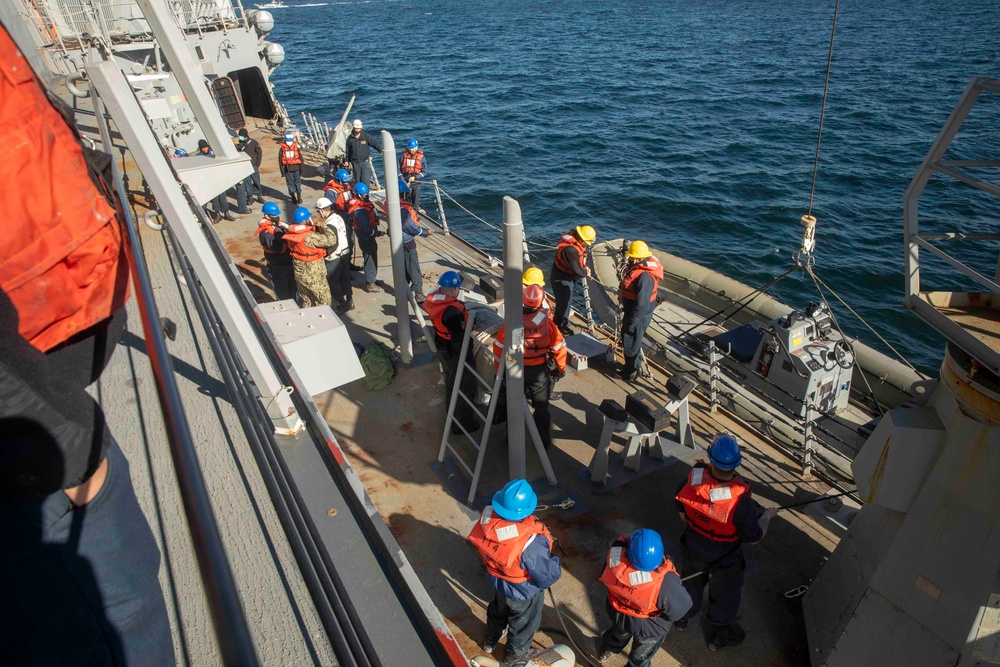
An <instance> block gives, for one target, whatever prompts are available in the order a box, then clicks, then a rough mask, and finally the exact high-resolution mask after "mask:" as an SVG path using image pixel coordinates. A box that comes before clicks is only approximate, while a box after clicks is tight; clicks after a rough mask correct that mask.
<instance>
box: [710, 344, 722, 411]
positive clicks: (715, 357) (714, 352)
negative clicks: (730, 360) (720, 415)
mask: <svg viewBox="0 0 1000 667" xmlns="http://www.w3.org/2000/svg"><path fill="white" fill-rule="evenodd" d="M708 377H709V384H708V392H709V393H708V397H709V402H710V403H711V407H710V408H709V411H710V412H711V413H712V414H713V415H714V414H715V413H716V412H718V410H719V394H718V392H719V349H718V348H717V347H715V341H714V340H710V341H708Z"/></svg>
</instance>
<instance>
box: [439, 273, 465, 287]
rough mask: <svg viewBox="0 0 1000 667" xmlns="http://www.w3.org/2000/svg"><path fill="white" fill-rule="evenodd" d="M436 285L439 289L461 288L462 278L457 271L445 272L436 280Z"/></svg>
mask: <svg viewBox="0 0 1000 667" xmlns="http://www.w3.org/2000/svg"><path fill="white" fill-rule="evenodd" d="M438 285H440V286H441V287H448V288H457V287H461V286H462V276H461V275H459V273H458V271H445V272H444V273H442V274H441V277H440V278H438Z"/></svg>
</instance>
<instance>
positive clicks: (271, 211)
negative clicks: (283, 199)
mask: <svg viewBox="0 0 1000 667" xmlns="http://www.w3.org/2000/svg"><path fill="white" fill-rule="evenodd" d="M261 210H262V211H263V212H264V215H281V209H280V208H278V205H277V204H275V203H274V202H273V201H269V202H267V203H266V204H264V208H262V209H261Z"/></svg>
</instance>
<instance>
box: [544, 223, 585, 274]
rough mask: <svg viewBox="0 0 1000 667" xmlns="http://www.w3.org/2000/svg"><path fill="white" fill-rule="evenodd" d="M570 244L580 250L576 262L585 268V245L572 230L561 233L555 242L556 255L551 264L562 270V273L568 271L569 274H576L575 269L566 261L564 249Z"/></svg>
mask: <svg viewBox="0 0 1000 667" xmlns="http://www.w3.org/2000/svg"><path fill="white" fill-rule="evenodd" d="M570 246H573V247H574V248H576V249H577V250H579V251H580V255H579V257H578V258H577V264H579V265H580V268H581V269H584V270H586V268H587V246H586V245H585V244H584V243H583V242H582V241H580V240H579V239H577V238H576V237H575V236H573V234H572V232H567V233H566V234H563V235H562V238H560V239H559V243H558V244H556V257H555V260H554V261H553V262H552V264H553V265H554V266H555V267H556V268H557V269H559V270H560V271H562V272H563V273H568V274H569V275H571V276H575V275H576V270H575V269H574V268H573V267H572V266H570V264H569V262H567V261H566V257H565V254H564V250H565V249H566V248H568V247H570Z"/></svg>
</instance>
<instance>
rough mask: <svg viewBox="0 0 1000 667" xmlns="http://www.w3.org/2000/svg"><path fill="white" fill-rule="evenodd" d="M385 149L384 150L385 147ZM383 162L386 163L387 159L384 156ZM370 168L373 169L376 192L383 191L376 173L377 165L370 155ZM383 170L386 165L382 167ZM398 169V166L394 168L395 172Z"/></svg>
mask: <svg viewBox="0 0 1000 667" xmlns="http://www.w3.org/2000/svg"><path fill="white" fill-rule="evenodd" d="M383 148H384V146H383ZM382 162H385V157H384V156H383V157H382ZM368 168H369V169H371V172H372V178H374V179H375V189H376V190H381V189H382V185H381V184H380V183H379V182H378V173H377V172H376V171H375V163H374V162H372V158H371V156H370V155H369V156H368ZM382 168H383V169H384V168H385V165H382ZM397 168H398V165H397V166H395V167H393V170H396V169H397Z"/></svg>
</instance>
